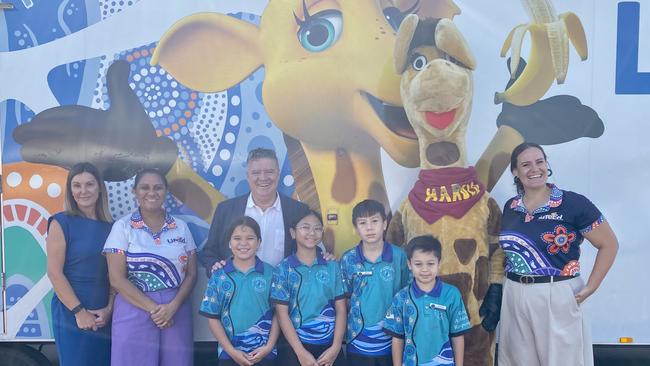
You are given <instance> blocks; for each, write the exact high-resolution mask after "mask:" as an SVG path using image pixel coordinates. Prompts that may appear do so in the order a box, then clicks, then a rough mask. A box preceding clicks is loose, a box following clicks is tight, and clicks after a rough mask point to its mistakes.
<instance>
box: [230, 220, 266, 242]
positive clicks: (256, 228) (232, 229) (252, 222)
mask: <svg viewBox="0 0 650 366" xmlns="http://www.w3.org/2000/svg"><path fill="white" fill-rule="evenodd" d="M239 226H246V227H249V228H251V229H253V232H254V233H255V235H257V239H259V240H262V231H261V230H260V225H259V224H258V223H257V221H255V219H254V218H252V217H250V216H240V217H238V218H236V219H235V220H234V221H233V222H232V224H230V227H229V228H228V231H227V233H228V236H226V238H228V240H230V238H231V237H232V233H234V232H235V229H237V228H238V227H239Z"/></svg>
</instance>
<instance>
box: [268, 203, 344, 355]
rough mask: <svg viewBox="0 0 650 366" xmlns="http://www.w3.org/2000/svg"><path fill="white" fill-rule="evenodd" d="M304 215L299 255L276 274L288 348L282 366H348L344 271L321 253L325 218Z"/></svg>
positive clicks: (295, 230) (297, 230) (274, 293)
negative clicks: (345, 335) (344, 340)
mask: <svg viewBox="0 0 650 366" xmlns="http://www.w3.org/2000/svg"><path fill="white" fill-rule="evenodd" d="M303 215H304V216H303V217H300V218H299V220H298V222H296V223H294V224H293V225H292V227H291V228H290V233H291V236H292V237H293V238H294V239H295V240H296V253H295V254H292V255H290V256H289V257H287V258H285V259H284V260H282V262H280V264H278V266H277V267H276V269H275V272H274V274H273V286H272V289H271V302H272V303H273V304H275V310H276V314H277V318H278V322H279V323H280V327H281V328H282V333H283V334H284V337H285V338H286V342H287V343H288V345H284V344H281V346H280V349H279V351H280V354H279V362H278V364H279V365H282V366H294V365H295V366H299V365H314V364H319V365H332V366H342V365H343V363H344V359H343V353H342V352H341V344H342V342H343V336H344V333H345V321H346V309H345V296H344V291H343V280H342V278H341V272H340V270H339V266H338V264H337V263H336V262H335V261H326V260H325V259H324V258H323V257H322V255H321V254H320V251H319V250H317V249H318V248H317V246H318V244H319V243H320V242H321V240H322V238H323V221H322V219H321V217H320V215H319V214H318V213H317V212H314V211H312V210H310V211H308V212H305V213H303Z"/></svg>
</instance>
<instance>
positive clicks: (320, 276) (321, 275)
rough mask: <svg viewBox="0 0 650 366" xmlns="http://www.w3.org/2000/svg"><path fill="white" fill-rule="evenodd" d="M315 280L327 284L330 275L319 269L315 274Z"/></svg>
mask: <svg viewBox="0 0 650 366" xmlns="http://www.w3.org/2000/svg"><path fill="white" fill-rule="evenodd" d="M316 280H318V282H320V283H328V282H330V274H329V273H328V272H327V271H326V270H324V269H321V270H319V271H318V272H316Z"/></svg>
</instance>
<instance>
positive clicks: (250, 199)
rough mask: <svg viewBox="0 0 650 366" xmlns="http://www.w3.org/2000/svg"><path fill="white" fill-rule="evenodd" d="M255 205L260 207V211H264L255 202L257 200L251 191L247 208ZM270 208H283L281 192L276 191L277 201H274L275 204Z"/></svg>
mask: <svg viewBox="0 0 650 366" xmlns="http://www.w3.org/2000/svg"><path fill="white" fill-rule="evenodd" d="M253 207H255V208H257V209H259V210H260V211H264V210H262V208H261V207H259V206H258V205H256V204H255V201H253V194H252V193H250V194H248V200H247V201H246V208H253ZM269 208H274V209H276V210H280V211H281V210H282V206H280V194H278V193H276V196H275V202H273V204H272V205H271V207H269Z"/></svg>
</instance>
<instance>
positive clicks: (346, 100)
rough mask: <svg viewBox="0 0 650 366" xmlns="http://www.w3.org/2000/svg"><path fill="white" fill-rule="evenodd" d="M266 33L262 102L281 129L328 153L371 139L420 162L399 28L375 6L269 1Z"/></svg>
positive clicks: (371, 3) (263, 25)
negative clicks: (404, 92)
mask: <svg viewBox="0 0 650 366" xmlns="http://www.w3.org/2000/svg"><path fill="white" fill-rule="evenodd" d="M294 14H295V16H294ZM260 31H261V32H260V34H261V40H262V41H261V43H260V45H261V47H262V48H263V54H264V55H265V56H266V57H265V62H264V66H265V69H266V79H265V82H264V89H263V99H264V104H265V106H266V108H267V110H268V112H269V114H270V115H271V116H272V118H273V120H274V121H276V123H277V124H278V126H279V127H280V128H281V129H282V130H283V131H285V132H286V133H288V134H289V135H292V136H293V137H295V138H297V139H299V140H301V141H303V142H307V143H309V144H311V145H315V146H322V147H323V148H331V147H339V146H344V147H345V146H351V147H353V146H357V145H358V144H359V143H360V142H362V141H368V140H369V139H371V140H373V141H375V142H376V143H377V144H379V145H381V146H382V147H384V148H385V149H386V151H387V152H388V153H389V154H390V155H391V156H392V157H393V158H394V159H396V160H397V161H399V162H400V163H402V164H405V165H413V164H414V163H417V161H413V157H415V156H416V155H417V153H416V151H417V141H416V140H415V135H414V133H413V131H412V129H411V128H410V125H409V124H408V121H407V120H406V116H405V115H404V113H403V109H402V108H401V101H400V96H399V76H398V75H397V74H396V73H395V72H394V71H392V69H391V63H392V58H391V54H390V52H389V50H391V49H392V47H393V43H394V40H395V30H394V29H393V28H392V26H391V24H390V22H389V21H388V20H387V19H386V17H385V16H384V14H383V13H382V9H381V8H380V7H379V6H378V5H377V3H376V2H375V1H305V7H303V6H302V1H301V0H293V1H275V2H271V3H269V6H268V7H267V10H266V11H265V13H264V16H263V17H262V22H261V25H260ZM287 102H289V103H290V104H291V105H292V107H290V108H287Z"/></svg>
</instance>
